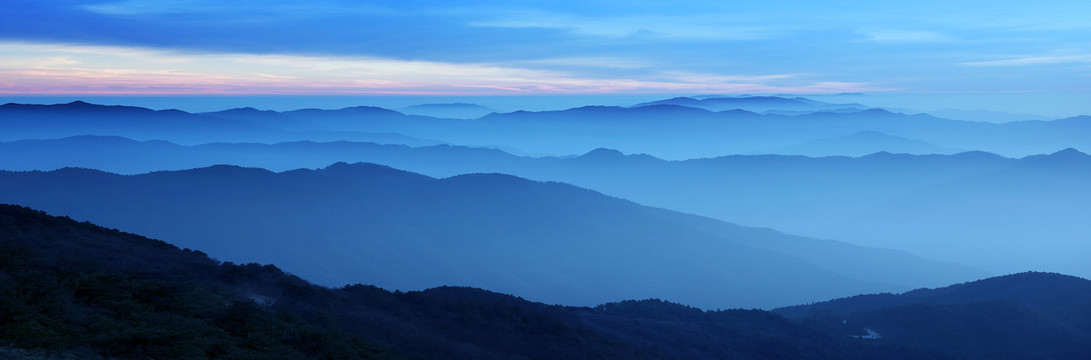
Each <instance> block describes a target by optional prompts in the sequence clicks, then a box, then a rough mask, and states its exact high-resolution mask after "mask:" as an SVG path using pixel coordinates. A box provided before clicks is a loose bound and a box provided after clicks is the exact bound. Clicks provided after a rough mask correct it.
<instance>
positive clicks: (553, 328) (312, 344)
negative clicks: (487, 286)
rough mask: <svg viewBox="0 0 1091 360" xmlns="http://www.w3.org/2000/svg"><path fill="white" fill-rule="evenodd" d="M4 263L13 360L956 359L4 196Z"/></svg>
mask: <svg viewBox="0 0 1091 360" xmlns="http://www.w3.org/2000/svg"><path fill="white" fill-rule="evenodd" d="M0 258H2V260H3V261H0V278H2V279H3V280H4V281H0V325H2V326H0V355H5V356H11V357H15V358H17V359H46V358H52V357H53V356H59V357H62V358H81V359H102V358H108V359H151V358H155V359H363V358H367V359H373V358H374V359H385V358H405V357H407V355H405V354H408V356H409V357H419V358H427V359H664V358H675V359H711V358H741V359H927V358H947V357H946V356H943V355H942V354H937V353H930V352H922V351H917V350H914V349H910V348H906V347H902V346H898V345H890V344H881V343H875V342H870V341H867V340H862V339H853V338H849V337H843V336H835V335H831V334H829V333H827V332H825V331H824V330H818V329H813V328H809V327H807V326H802V325H799V324H797V323H794V322H792V321H790V320H788V319H786V318H784V317H781V316H779V315H776V314H773V313H769V312H765V311H760V310H726V311H712V312H706V311H701V310H697V309H694V308H689V307H685V306H681V305H675V304H670V303H665V302H662V301H658V300H647V301H624V302H620V303H610V304H605V305H601V306H598V307H594V308H572V307H561V306H548V305H543V304H539V303H532V302H528V301H525V300H523V299H520V298H516V297H513V296H509V295H503V294H498V293H492V292H488V291H484V290H478V289H472V288H454V287H441V288H435V289H430V290H426V291H420V292H389V291H386V290H382V289H379V288H376V287H373V286H365V285H352V286H345V287H343V288H339V289H329V288H323V287H318V286H314V285H311V284H308V283H307V282H305V281H303V280H300V279H299V278H297V277H295V276H292V275H289V274H286V273H284V272H282V271H281V270H279V269H277V268H276V267H274V266H271V265H264V266H262V265H258V264H247V265H235V264H231V263H219V262H217V261H215V260H212V259H209V258H208V257H206V256H205V255H204V254H203V253H201V252H199V251H193V250H188V249H185V250H182V249H179V248H177V247H174V246H172V245H169V244H166V243H164V242H161V241H157V240H151V239H147V238H144V237H140V236H137V235H132V234H128V233H122V232H119V231H117V230H111V229H106V228H102V227H98V226H95V225H92V224H89V223H85V222H84V223H80V222H76V221H73V220H71V219H68V218H57V217H52V216H48V215H46V214H45V213H41V212H38V211H34V210H31V209H28V208H23V207H18V206H11V205H0Z"/></svg>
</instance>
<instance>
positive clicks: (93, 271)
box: [0, 205, 409, 359]
mask: <svg viewBox="0 0 1091 360" xmlns="http://www.w3.org/2000/svg"><path fill="white" fill-rule="evenodd" d="M0 234H2V235H0V276H3V279H4V281H2V282H0V323H2V324H3V326H0V344H3V346H5V347H14V348H22V349H40V350H38V351H39V352H41V353H42V355H41V357H40V358H41V359H56V358H78V359H150V358H156V359H183V358H228V359H330V358H369V359H370V358H376V359H394V358H409V357H407V356H403V355H399V354H398V353H396V352H394V351H391V350H389V349H384V348H383V347H380V346H377V345H373V344H369V343H367V342H365V341H364V339H362V338H360V337H359V336H355V335H349V334H348V333H346V332H345V331H344V330H343V327H342V326H339V325H338V324H336V323H335V322H334V321H332V316H331V315H332V314H330V313H329V312H327V311H315V310H313V309H309V308H308V307H306V306H305V305H310V304H307V303H306V301H307V300H303V299H302V297H303V296H305V295H307V293H308V292H311V293H313V292H318V291H324V292H326V293H329V291H328V290H325V289H319V288H316V287H314V286H311V285H309V284H307V283H306V282H304V281H302V280H300V279H299V278H297V277H295V276H291V275H287V274H284V273H282V272H281V271H280V270H279V269H277V268H275V267H272V266H264V267H262V266H259V265H257V264H250V265H244V266H237V265H234V264H230V263H227V264H219V263H218V262H216V261H214V260H211V259H209V258H208V257H206V256H205V255H204V254H203V253H201V252H199V251H192V250H188V249H186V250H180V249H178V248H177V247H174V246H173V245H169V244H167V243H164V242H162V241H157V240H151V239H147V238H143V237H140V236H137V235H132V234H127V233H122V232H119V231H117V230H110V229H105V228H101V227H98V226H95V225H92V224H89V223H78V222H76V221H73V220H71V219H68V218H55V217H51V216H47V215H45V214H44V213H40V212H37V211H33V210H30V209H27V208H22V207H16V206H11V205H0ZM261 294H275V296H276V297H275V298H274V297H271V296H266V295H261ZM327 297H329V296H327ZM255 300H257V301H260V302H261V304H263V305H262V306H259V305H258V304H257V303H255ZM310 301H312V302H313V300H310ZM311 307H312V308H313V305H311ZM314 315H321V316H325V317H326V319H330V320H323V319H322V318H320V317H313V316H314ZM6 352H7V354H6ZM18 353H23V354H26V352H23V351H18V352H17V351H5V348H0V355H13V354H18ZM58 354H63V355H61V356H59V357H54V356H53V355H58ZM4 358H5V359H7V358H15V359H22V358H23V357H21V356H20V357H15V356H12V357H8V356H5V357H4ZM33 358H34V357H32V359H33Z"/></svg>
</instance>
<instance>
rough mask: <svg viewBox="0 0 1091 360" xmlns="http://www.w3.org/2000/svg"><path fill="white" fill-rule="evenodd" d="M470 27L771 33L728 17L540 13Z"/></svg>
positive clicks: (747, 36)
mask: <svg viewBox="0 0 1091 360" xmlns="http://www.w3.org/2000/svg"><path fill="white" fill-rule="evenodd" d="M470 25H471V26H478V27H500V28H543V29H556V30H563V31H569V32H572V33H575V34H578V35H585V36H598V37H629V36H644V37H658V38H689V39H705V40H754V39H762V38H767V37H769V36H770V35H771V34H772V33H773V32H774V29H773V28H772V27H770V26H767V25H765V26H762V25H755V24H751V23H749V22H747V21H742V20H741V19H738V18H737V17H736V16H731V15H728V14H691V15H688V16H679V15H651V14H648V15H628V16H594V17H591V16H580V15H572V14H564V13H557V12H548V11H542V10H524V11H512V12H504V13H500V14H497V15H496V16H494V18H493V19H489V20H479V21H472V22H470Z"/></svg>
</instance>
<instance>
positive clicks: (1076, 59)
mask: <svg viewBox="0 0 1091 360" xmlns="http://www.w3.org/2000/svg"><path fill="white" fill-rule="evenodd" d="M1071 63H1087V64H1091V54H1080V55H1053V56H1022V57H1012V58H1009V59H999V60H986V61H971V62H964V63H960V65H965V66H1034V65H1054V64H1071Z"/></svg>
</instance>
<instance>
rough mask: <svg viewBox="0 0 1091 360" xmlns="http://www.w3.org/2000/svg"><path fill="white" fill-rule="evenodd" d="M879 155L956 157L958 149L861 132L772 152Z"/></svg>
mask: <svg viewBox="0 0 1091 360" xmlns="http://www.w3.org/2000/svg"><path fill="white" fill-rule="evenodd" d="M877 152H889V153H895V154H955V153H959V152H961V151H960V150H959V149H949V148H944V147H939V146H935V145H932V144H929V143H927V142H924V141H921V140H914V139H907V138H904V137H901V136H893V135H887V134H884V133H881V132H878V131H861V132H858V133H854V134H849V135H845V136H839V137H834V138H828V139H817V140H812V141H808V142H806V143H803V144H799V145H795V146H787V147H783V148H779V149H772V150H770V151H769V153H770V154H785V155H810V156H865V155H870V154H874V153H877Z"/></svg>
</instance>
